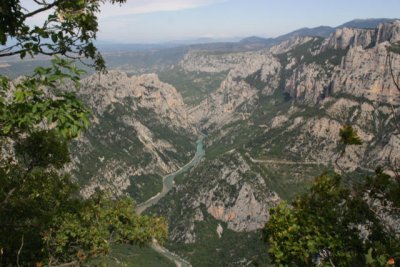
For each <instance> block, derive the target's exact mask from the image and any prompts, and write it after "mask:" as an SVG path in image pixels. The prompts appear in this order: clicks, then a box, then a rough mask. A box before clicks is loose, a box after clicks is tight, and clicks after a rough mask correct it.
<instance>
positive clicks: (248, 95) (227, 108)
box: [182, 51, 281, 128]
mask: <svg viewBox="0 0 400 267" xmlns="http://www.w3.org/2000/svg"><path fill="white" fill-rule="evenodd" d="M195 60H197V58H190V57H187V58H185V61H184V62H182V64H183V67H186V68H189V69H190V70H191V71H211V72H212V71H214V69H217V70H218V71H221V70H227V69H229V73H228V75H227V77H226V79H225V80H224V81H223V82H222V83H221V85H220V87H219V88H218V89H217V90H216V91H215V92H214V93H213V94H211V95H210V96H209V97H208V98H207V99H206V100H204V101H203V102H202V103H200V105H198V106H197V107H195V108H193V109H192V110H190V115H191V118H192V121H193V122H194V123H195V124H202V127H203V128H212V127H216V128H219V127H222V126H223V125H224V124H226V123H229V122H233V121H235V120H238V119H243V118H244V117H246V116H247V115H248V112H249V111H250V109H251V106H253V105H254V104H255V101H256V100H257V98H258V93H259V91H262V92H263V93H264V94H271V93H272V92H273V91H274V89H275V88H276V87H277V86H278V83H279V79H278V77H279V71H280V68H281V65H280V63H279V61H278V60H277V59H276V58H275V57H273V55H272V54H271V53H269V52H266V51H260V52H247V53H237V54H229V55H225V56H218V58H217V59H215V58H214V56H211V57H206V58H205V59H203V60H204V64H203V65H201V63H200V64H199V65H196V64H195ZM206 60H210V63H206V62H208V61H206ZM200 62H202V61H200ZM211 65H212V66H214V67H213V68H212V69H209V68H206V67H204V66H211ZM217 66H218V68H217ZM246 79H247V80H246ZM204 122H205V123H204Z"/></svg>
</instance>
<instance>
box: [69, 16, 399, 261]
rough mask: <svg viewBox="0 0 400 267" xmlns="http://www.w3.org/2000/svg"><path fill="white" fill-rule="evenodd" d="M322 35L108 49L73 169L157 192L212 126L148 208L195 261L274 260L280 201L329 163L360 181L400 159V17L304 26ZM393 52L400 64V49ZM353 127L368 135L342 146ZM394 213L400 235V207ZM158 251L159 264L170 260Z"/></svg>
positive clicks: (89, 182)
mask: <svg viewBox="0 0 400 267" xmlns="http://www.w3.org/2000/svg"><path fill="white" fill-rule="evenodd" d="M364 22H365V21H364ZM357 23H359V22H357ZM368 23H370V22H368ZM371 23H372V22H371ZM375 23H378V21H375ZM358 25H360V24H358ZM364 25H365V24H364ZM326 30H329V29H327V28H325V27H321V28H320V29H319V30H318V31H319V32H320V34H324V31H326ZM310 32H313V29H303V30H300V31H297V33H296V34H295V33H292V34H293V35H292V36H290V35H287V36H286V37H284V38H282V41H280V42H278V41H276V40H274V42H276V43H272V42H270V41H271V40H270V39H266V38H258V37H251V38H248V39H245V40H243V41H242V42H240V43H239V44H236V43H216V44H200V45H191V46H188V47H175V48H169V49H167V50H154V51H150V52H146V53H143V52H127V53H125V52H124V53H110V54H107V55H106V57H108V58H109V59H110V61H111V66H112V67H113V68H114V70H112V71H109V72H108V73H107V74H101V75H91V76H88V77H87V78H86V79H85V80H83V81H82V87H81V88H80V89H79V91H77V94H78V96H79V97H80V98H81V99H82V100H83V101H84V102H85V103H86V104H87V105H88V106H89V107H90V108H91V109H92V110H93V117H92V122H93V125H92V127H91V129H90V130H88V131H87V132H86V133H85V134H84V135H83V136H82V137H81V138H80V139H79V140H77V141H76V142H75V143H74V144H73V145H72V146H71V152H72V156H73V157H72V163H71V164H70V165H69V166H68V168H69V170H70V171H71V172H72V173H73V174H74V176H75V177H76V179H77V180H78V181H79V182H80V184H81V186H82V190H81V194H82V195H83V196H88V195H90V194H92V193H93V192H94V191H95V190H96V189H97V188H101V189H107V190H110V191H111V192H113V193H114V194H115V195H116V196H120V195H125V194H128V195H130V196H132V197H133V198H134V199H135V200H136V202H137V203H142V202H144V201H146V200H148V199H151V198H153V196H155V195H157V194H158V193H159V192H160V191H161V189H162V188H163V184H164V183H165V182H166V180H168V179H164V178H163V177H166V175H168V174H170V173H174V172H176V171H177V170H181V169H182V167H183V166H185V165H186V164H187V163H188V162H191V159H192V158H193V155H194V153H195V150H196V140H197V139H198V137H199V136H203V135H206V137H205V139H204V141H203V142H204V146H205V151H206V154H205V156H204V157H202V158H201V160H199V162H196V163H195V164H194V166H193V167H192V168H191V169H188V170H186V169H184V170H185V172H183V173H180V174H179V175H177V176H176V177H175V180H174V181H173V182H172V181H170V180H168V181H170V182H171V184H170V186H171V187H172V189H171V190H170V191H169V192H168V193H167V194H166V196H165V197H163V198H162V200H161V201H159V202H158V203H156V204H155V205H154V206H152V207H151V208H149V209H148V210H146V211H145V213H147V214H157V215H162V216H164V217H166V218H167V219H168V221H169V240H168V241H167V243H166V244H165V247H166V248H168V249H169V250H170V251H171V252H172V253H176V254H178V255H179V256H181V257H183V258H184V259H185V260H187V261H189V262H190V263H191V264H192V265H193V266H251V265H254V266H268V255H267V245H266V244H265V243H264V241H263V240H262V238H261V236H262V233H261V232H262V228H263V226H264V225H265V223H266V222H267V221H268V220H269V216H270V215H269V210H270V208H271V207H275V206H276V205H277V204H279V203H280V202H281V201H290V200H292V199H294V198H295V197H296V195H298V194H300V193H303V192H305V191H306V190H307V189H308V188H309V186H310V184H311V182H312V181H313V180H314V177H316V176H318V175H320V174H321V173H323V172H333V171H336V172H339V173H342V174H343V177H344V181H345V183H354V182H356V181H359V180H360V179H362V178H363V177H365V175H368V174H371V173H373V172H374V169H375V168H376V167H377V166H388V165H389V164H390V162H391V161H392V160H393V159H397V158H400V134H399V133H398V131H397V125H396V116H398V114H400V93H399V91H398V90H397V89H396V87H395V85H394V83H393V81H392V76H391V70H390V69H389V66H388V64H387V63H388V54H387V48H388V47H395V46H394V43H398V42H399V41H400V21H399V20H396V21H390V22H384V23H380V24H379V25H377V26H376V27H375V28H372V29H371V28H368V27H367V28H354V27H338V28H337V29H335V30H333V31H332V34H330V35H329V36H328V37H322V36H302V35H301V34H302V33H304V34H307V35H309V34H310ZM315 32H317V30H316V31H315ZM321 32H322V33H321ZM311 35H317V34H311ZM393 51H399V50H398V49H397V50H396V49H393ZM135 58H136V61H135ZM391 63H392V70H393V73H395V74H397V73H400V53H398V52H393V53H392V54H391ZM127 72H129V74H128V73H127ZM345 124H351V125H352V126H353V127H354V128H355V129H356V130H357V132H358V135H359V136H360V138H361V139H362V140H363V144H362V145H360V146H357V147H353V146H350V147H347V148H346V150H345V151H344V152H343V153H342V150H341V147H340V141H339V132H340V129H341V127H342V126H343V125H345ZM385 216H386V215H385ZM382 220H383V221H385V223H389V224H392V225H391V226H394V227H392V228H393V229H395V230H394V233H393V234H394V235H400V229H399V227H398V225H400V218H398V216H397V217H391V216H386V218H382ZM122 251H124V253H125V252H126V251H131V250H130V249H129V247H123V248H122ZM126 253H127V254H128V252H126ZM135 257H137V258H140V257H142V255H141V254H140V253H138V252H137V250H134V252H133V253H129V257H128V258H129V260H131V261H132V262H134V263H135V262H137V261H136V260H135ZM154 260H155V259H153V261H152V264H149V266H155V265H159V266H163V265H162V263H159V264H156V263H154Z"/></svg>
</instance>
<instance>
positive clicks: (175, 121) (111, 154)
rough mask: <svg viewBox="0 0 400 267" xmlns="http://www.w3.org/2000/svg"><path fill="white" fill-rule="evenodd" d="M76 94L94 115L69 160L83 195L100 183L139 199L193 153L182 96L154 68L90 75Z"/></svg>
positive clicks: (192, 135)
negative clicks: (142, 72) (146, 71)
mask: <svg viewBox="0 0 400 267" xmlns="http://www.w3.org/2000/svg"><path fill="white" fill-rule="evenodd" d="M79 96H80V97H81V98H82V99H83V100H84V101H85V102H86V103H87V104H88V105H89V106H90V107H91V109H92V111H93V121H94V125H93V126H92V127H91V129H90V130H89V132H87V133H86V134H85V135H84V136H83V137H82V138H81V139H80V140H78V141H77V142H76V143H75V144H74V146H73V148H72V150H73V153H72V154H73V155H74V157H73V163H72V164H71V166H69V168H71V169H72V170H73V172H74V173H75V174H76V176H77V177H80V179H81V182H82V183H84V184H86V186H84V187H83V189H82V191H81V193H82V194H83V195H84V196H89V195H91V194H93V193H94V191H95V190H96V188H100V189H107V190H111V191H112V192H113V193H114V194H117V195H121V194H125V193H126V192H129V193H130V194H131V195H133V196H134V197H135V198H136V200H137V201H138V202H141V201H143V200H145V199H146V198H148V197H151V196H152V194H156V193H157V191H158V190H159V189H160V187H161V176H163V175H166V174H168V173H172V172H174V171H176V170H177V169H178V168H179V166H182V165H184V164H186V162H187V161H189V160H190V158H191V156H192V155H193V152H194V149H195V148H194V141H195V138H196V137H195V136H196V133H195V128H194V127H193V126H192V125H191V124H190V123H189V120H188V115H187V112H186V106H185V104H184V103H183V100H182V97H181V95H180V94H179V93H177V91H176V89H175V88H173V87H172V86H170V85H168V84H165V83H162V82H160V81H159V80H158V78H157V76H156V75H155V74H148V75H142V76H133V77H128V76H127V74H125V73H120V72H115V71H110V72H109V73H108V74H106V75H101V76H100V77H99V76H97V75H94V76H91V77H88V78H87V79H85V80H84V81H83V86H82V88H81V89H80V91H79ZM88 166H90V167H88Z"/></svg>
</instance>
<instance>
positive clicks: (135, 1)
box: [100, 0, 228, 18]
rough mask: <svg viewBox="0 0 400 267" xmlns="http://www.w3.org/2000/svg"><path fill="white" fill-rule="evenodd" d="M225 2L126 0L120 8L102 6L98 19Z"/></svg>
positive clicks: (212, 0) (201, 0)
mask: <svg viewBox="0 0 400 267" xmlns="http://www.w3.org/2000/svg"><path fill="white" fill-rule="evenodd" d="M226 1H228V0H128V1H127V2H126V3H125V4H123V5H121V6H119V5H111V4H105V5H103V6H102V8H101V13H100V17H102V18H106V17H112V16H121V15H130V14H145V13H154V12H162V11H177V10H182V9H190V8H197V7H202V6H208V5H212V4H216V3H220V2H226Z"/></svg>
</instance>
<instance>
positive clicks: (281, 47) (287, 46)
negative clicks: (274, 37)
mask: <svg viewBox="0 0 400 267" xmlns="http://www.w3.org/2000/svg"><path fill="white" fill-rule="evenodd" d="M316 39H317V38H316V37H311V36H296V37H293V38H290V39H289V40H287V41H284V42H282V43H280V44H277V45H274V46H273V47H271V48H270V49H269V51H270V52H271V53H272V54H274V55H278V54H283V53H286V52H289V51H290V50H292V49H293V48H295V47H297V46H299V45H302V44H305V43H308V42H310V41H312V40H316Z"/></svg>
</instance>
